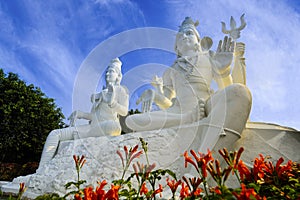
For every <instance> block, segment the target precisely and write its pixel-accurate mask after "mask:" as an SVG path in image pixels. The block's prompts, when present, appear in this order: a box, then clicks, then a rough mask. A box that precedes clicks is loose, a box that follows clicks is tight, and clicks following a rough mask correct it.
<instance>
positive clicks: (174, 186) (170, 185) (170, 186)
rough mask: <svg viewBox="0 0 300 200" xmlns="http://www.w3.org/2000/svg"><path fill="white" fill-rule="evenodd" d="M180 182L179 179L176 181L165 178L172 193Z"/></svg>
mask: <svg viewBox="0 0 300 200" xmlns="http://www.w3.org/2000/svg"><path fill="white" fill-rule="evenodd" d="M180 184H181V180H179V181H176V180H174V179H173V180H171V181H170V180H169V178H167V185H168V186H169V188H170V189H171V191H172V193H173V194H174V193H175V192H176V190H177V188H178V186H179V185H180Z"/></svg>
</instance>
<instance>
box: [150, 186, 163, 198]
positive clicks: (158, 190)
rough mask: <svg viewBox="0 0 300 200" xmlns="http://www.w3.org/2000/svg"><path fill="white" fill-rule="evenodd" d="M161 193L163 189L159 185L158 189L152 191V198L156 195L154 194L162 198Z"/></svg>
mask: <svg viewBox="0 0 300 200" xmlns="http://www.w3.org/2000/svg"><path fill="white" fill-rule="evenodd" d="M162 192H163V187H162V185H161V184H159V187H158V189H156V190H155V191H154V193H153V195H152V196H153V197H154V196H155V195H156V194H160V197H162V194H161V193H162Z"/></svg>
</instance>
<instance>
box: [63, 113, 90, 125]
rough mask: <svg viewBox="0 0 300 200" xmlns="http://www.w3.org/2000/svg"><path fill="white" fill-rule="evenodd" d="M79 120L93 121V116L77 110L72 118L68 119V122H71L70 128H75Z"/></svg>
mask: <svg viewBox="0 0 300 200" xmlns="http://www.w3.org/2000/svg"><path fill="white" fill-rule="evenodd" d="M77 119H86V120H92V115H91V113H87V112H82V111H80V110H76V111H74V112H72V114H71V115H70V117H68V120H70V126H75V121H76V120H77Z"/></svg>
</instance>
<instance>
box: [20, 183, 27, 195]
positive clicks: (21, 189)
mask: <svg viewBox="0 0 300 200" xmlns="http://www.w3.org/2000/svg"><path fill="white" fill-rule="evenodd" d="M25 191H26V187H25V183H23V182H22V183H20V187H19V194H23V193H24V192H25Z"/></svg>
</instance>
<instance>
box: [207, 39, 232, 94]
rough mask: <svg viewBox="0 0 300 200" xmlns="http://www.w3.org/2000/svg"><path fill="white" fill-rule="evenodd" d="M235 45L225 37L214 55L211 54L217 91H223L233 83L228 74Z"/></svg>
mask: <svg viewBox="0 0 300 200" xmlns="http://www.w3.org/2000/svg"><path fill="white" fill-rule="evenodd" d="M234 46H235V43H234V42H232V41H231V38H228V37H227V36H225V38H224V40H223V41H222V40H220V42H219V45H218V49H217V51H216V53H211V63H212V69H213V74H214V79H215V81H216V82H217V84H218V87H219V89H223V88H225V87H227V86H228V85H231V84H232V83H233V81H232V77H231V74H230V67H231V66H230V65H231V63H232V60H233V51H234Z"/></svg>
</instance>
